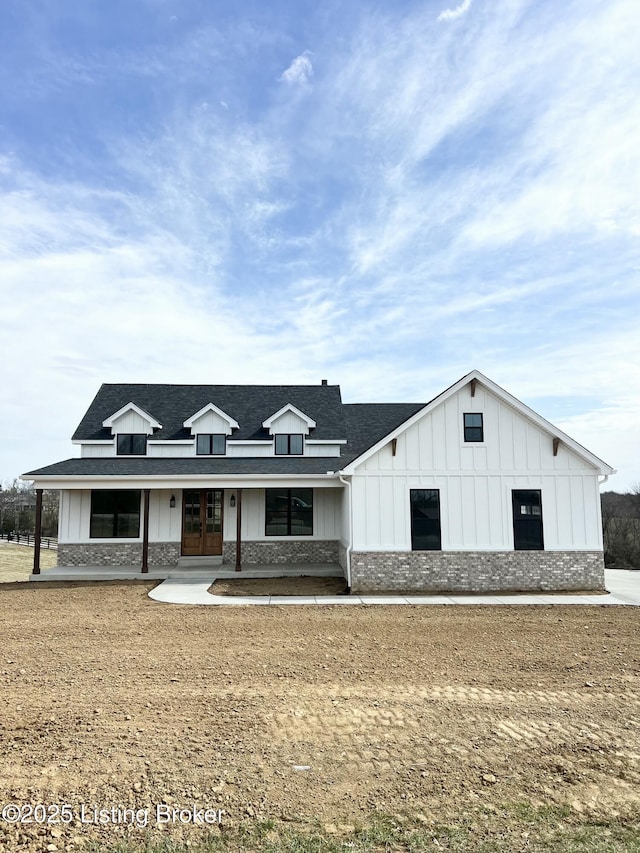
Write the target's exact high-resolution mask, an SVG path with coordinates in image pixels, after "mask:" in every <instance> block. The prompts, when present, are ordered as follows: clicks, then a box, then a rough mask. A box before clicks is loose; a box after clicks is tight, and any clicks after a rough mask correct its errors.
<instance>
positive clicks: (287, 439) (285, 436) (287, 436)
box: [273, 432, 304, 456]
mask: <svg viewBox="0 0 640 853" xmlns="http://www.w3.org/2000/svg"><path fill="white" fill-rule="evenodd" d="M294 438H295V439H300V450H292V449H291V445H292V439H294ZM283 440H284V444H285V447H286V450H282V449H280V450H279V449H278V445H279V444H280V445H282V443H283ZM273 449H274V453H275V455H276V456H304V436H303V434H302V433H301V432H280V433H277V434H276V436H275V439H274V442H273Z"/></svg>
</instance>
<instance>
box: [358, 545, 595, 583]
mask: <svg viewBox="0 0 640 853" xmlns="http://www.w3.org/2000/svg"><path fill="white" fill-rule="evenodd" d="M351 589H352V591H353V592H355V593H359V592H429V593H436V592H486V593H489V592H541V591H544V592H547V591H548V592H552V591H553V592H555V591H566V590H602V589H604V559H603V554H602V551H408V552H404V551H403V552H386V553H385V552H382V553H380V552H372V551H356V552H353V553H352V555H351Z"/></svg>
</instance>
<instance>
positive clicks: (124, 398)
mask: <svg viewBox="0 0 640 853" xmlns="http://www.w3.org/2000/svg"><path fill="white" fill-rule="evenodd" d="M127 403H135V404H136V405H137V406H138V407H139V408H141V409H143V410H144V411H145V412H147V413H148V414H149V415H151V416H152V417H154V418H155V419H156V420H157V421H159V422H160V423H161V424H162V429H161V430H158V431H157V432H156V433H155V434H154V436H153V438H156V439H157V438H164V439H180V438H190V437H191V434H190V431H189V430H185V429H184V428H183V426H182V424H183V422H184V421H185V420H187V418H189V417H191V415H193V414H195V413H196V412H197V411H198V410H199V409H202V408H203V407H204V406H206V405H207V403H214V404H215V405H216V406H218V408H220V409H222V410H223V411H224V412H226V413H227V414H228V415H229V416H230V417H232V418H234V419H235V420H236V421H238V423H239V424H240V429H239V430H236V431H235V432H234V434H233V438H236V439H249V438H251V439H265V440H267V439H268V438H269V435H268V432H267V431H266V430H264V429H263V428H262V421H264V420H266V419H267V418H268V417H269V416H270V415H272V414H274V413H275V412H277V411H278V409H281V408H282V407H283V406H285V405H286V404H287V403H292V404H293V405H294V406H296V407H297V408H298V409H300V410H301V411H302V412H304V413H305V414H306V415H308V416H309V417H311V418H313V420H315V421H316V423H317V427H316V428H315V429H313V430H312V431H311V434H310V438H324V439H342V440H345V439H346V440H347V444H346V445H343V446H342V447H341V455H340V457H336V456H276V457H273V456H254V457H233V456H226V457H218V458H211V457H203V456H190V457H158V456H146V457H142V458H140V457H126V456H120V457H85V458H80V459H77V458H74V459H66V460H65V461H63V462H57V463H55V464H54V465H48V466H46V467H45V468H39V469H37V470H35V471H29V472H27V473H26V474H25V475H24V476H25V477H40V476H51V477H55V476H60V477H67V476H96V477H104V476H106V477H109V476H137V475H139V476H144V475H149V476H163V475H164V476H169V477H170V476H180V475H187V476H188V475H191V474H194V475H195V474H212V475H222V476H224V475H234V474H247V475H251V474H256V475H259V474H276V475H278V474H281V475H285V476H289V475H291V476H295V475H305V474H326V472H327V471H339V470H341V469H343V468H345V467H346V466H347V465H348V464H349V463H350V462H352V461H353V460H354V459H357V458H358V456H361V455H362V454H363V453H364V452H365V451H366V450H368V449H369V448H370V447H372V446H373V445H374V444H376V443H377V442H378V441H380V440H381V439H383V438H384V437H385V436H386V435H388V434H389V433H390V432H392V431H393V430H395V429H396V428H397V427H399V426H400V425H401V424H403V423H404V422H405V421H406V420H408V419H409V418H410V417H411V416H412V415H414V414H415V413H416V412H418V411H420V409H422V408H423V407H424V406H425V405H426V404H425V403H353V404H343V403H342V401H341V399H340V388H339V387H338V386H337V385H317V386H309V385H275V386H262V385H231V386H229V385H103V386H102V387H101V388H100V390H99V391H98V394H97V395H96V397H95V399H94V400H93V402H92V403H91V406H90V407H89V410H88V411H87V414H86V415H85V416H84V418H83V419H82V421H81V423H80V425H79V426H78V429H77V430H76V431H75V433H74V435H73V438H74V439H84V440H87V439H93V440H96V439H110V438H111V437H112V436H111V430H110V429H106V428H103V427H102V421H104V420H106V418H108V417H109V416H110V415H112V414H114V412H117V411H118V410H119V409H121V408H122V407H123V406H126V404H127ZM153 438H151V437H150V440H153Z"/></svg>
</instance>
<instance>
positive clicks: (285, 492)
mask: <svg viewBox="0 0 640 853" xmlns="http://www.w3.org/2000/svg"><path fill="white" fill-rule="evenodd" d="M264 491H265V500H264V507H265V518H264V535H265V536H313V491H314V490H313V489H308V488H300V489H265V490H264ZM296 501H297V502H300V503H303V504H305V505H306V506H304V507H302V506H301V505H300V503H298V504H296ZM299 520H301V521H302V522H303V523H304V522H305V521H306V522H307V526H308V529H307V530H306V531H305V532H300V529H295V528H296V527H297V525H296V523H295V522H297V521H299ZM283 525H284V526H285V527H286V529H285V531H284V532H283V531H282V527H283ZM270 528H271V529H270Z"/></svg>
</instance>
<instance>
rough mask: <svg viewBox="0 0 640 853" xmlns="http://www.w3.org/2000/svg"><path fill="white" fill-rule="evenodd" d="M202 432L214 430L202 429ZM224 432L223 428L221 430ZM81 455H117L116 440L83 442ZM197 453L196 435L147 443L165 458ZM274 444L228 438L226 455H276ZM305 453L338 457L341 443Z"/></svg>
mask: <svg viewBox="0 0 640 853" xmlns="http://www.w3.org/2000/svg"><path fill="white" fill-rule="evenodd" d="M200 431H201V432H214V430H204V429H202V430H200ZM219 432H222V430H219ZM80 455H81V456H82V457H84V458H86V457H90V456H91V457H105V456H115V455H116V445H115V440H114V441H113V442H109V443H108V444H90V443H87V444H82V445H81V449H80ZM195 455H196V441H195V437H194V439H193V441H189V442H188V443H186V442H185V443H184V444H183V443H182V442H177V441H176V442H172V443H164V442H163V443H159V442H155V441H149V442H148V443H147V456H153V457H159V456H160V457H164V458H174V459H175V458H178V457H183V458H184V457H185V456H195ZM274 455H275V451H274V446H273V441H263V442H261V443H259V444H236V443H235V442H233V441H229V440H227V452H226V456H229V457H233V458H238V457H243V458H247V457H255V456H260V457H267V456H274ZM304 455H305V456H330V457H336V456H340V445H339V444H305V446H304Z"/></svg>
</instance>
